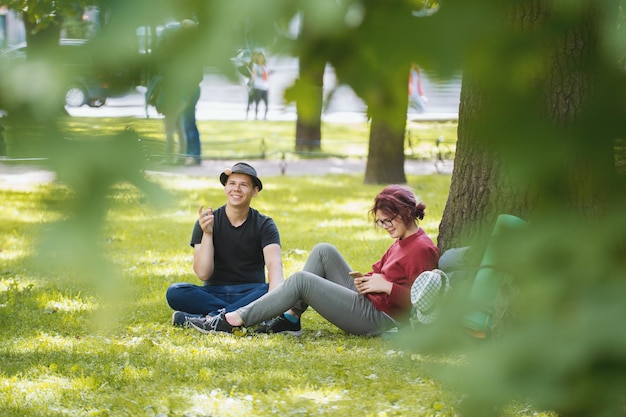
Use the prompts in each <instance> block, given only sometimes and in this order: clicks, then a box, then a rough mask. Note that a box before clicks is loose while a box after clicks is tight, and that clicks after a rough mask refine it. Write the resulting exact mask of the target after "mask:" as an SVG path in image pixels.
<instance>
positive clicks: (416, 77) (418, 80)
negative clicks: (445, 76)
mask: <svg viewBox="0 0 626 417" xmlns="http://www.w3.org/2000/svg"><path fill="white" fill-rule="evenodd" d="M427 101H428V98H427V97H426V96H425V95H424V90H423V89H422V76H421V74H420V68H419V66H418V65H416V64H411V71H410V72H409V107H410V108H412V109H413V110H415V111H416V112H417V113H424V112H425V111H426V102H427Z"/></svg>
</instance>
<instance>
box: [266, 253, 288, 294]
mask: <svg viewBox="0 0 626 417" xmlns="http://www.w3.org/2000/svg"><path fill="white" fill-rule="evenodd" d="M263 257H264V258H265V266H266V267H267V280H268V283H269V286H270V288H269V290H270V291H271V290H273V289H274V288H276V287H277V286H279V285H280V284H282V283H283V281H284V280H285V278H284V276H283V258H282V254H281V249H280V245H278V244H276V243H272V244H270V245H267V246H266V247H264V248H263Z"/></svg>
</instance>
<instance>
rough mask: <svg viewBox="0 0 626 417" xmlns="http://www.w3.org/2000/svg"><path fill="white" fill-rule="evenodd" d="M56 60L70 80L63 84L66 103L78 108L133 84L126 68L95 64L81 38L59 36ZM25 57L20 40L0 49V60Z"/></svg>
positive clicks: (99, 102)
mask: <svg viewBox="0 0 626 417" xmlns="http://www.w3.org/2000/svg"><path fill="white" fill-rule="evenodd" d="M59 46H60V50H59V55H58V57H57V59H58V61H57V62H59V63H61V65H63V67H64V69H66V70H67V74H68V77H67V79H69V80H70V81H69V82H68V83H67V85H65V86H64V87H63V88H64V92H65V105H66V106H69V107H80V106H82V105H85V104H87V105H89V106H91V107H100V106H102V105H104V104H105V103H106V100H107V98H108V97H112V96H115V95H119V94H120V93H121V92H124V91H127V90H128V89H130V88H132V87H134V85H133V83H134V79H133V77H132V76H131V74H130V71H129V70H124V69H119V70H112V69H111V68H103V67H102V66H100V65H99V64H98V63H96V60H95V56H96V53H95V52H94V51H93V49H92V47H91V45H90V44H89V41H87V40H84V39H61V41H60V43H59ZM25 60H26V43H20V44H17V45H15V46H12V47H8V48H4V49H3V50H1V51H0V62H2V63H3V64H8V63H11V62H18V61H25Z"/></svg>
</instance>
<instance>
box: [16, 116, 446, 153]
mask: <svg viewBox="0 0 626 417" xmlns="http://www.w3.org/2000/svg"><path fill="white" fill-rule="evenodd" d="M59 128H60V129H61V131H62V132H63V137H64V138H66V139H70V140H76V139H86V138H87V139H98V138H101V137H105V136H111V135H115V134H118V133H120V132H122V131H123V130H124V129H126V128H132V129H133V130H134V131H135V132H136V133H137V135H138V137H139V138H141V141H142V144H143V145H144V147H145V148H146V151H147V153H148V155H149V156H152V159H153V160H159V157H161V156H162V153H163V151H164V147H165V146H164V134H163V120H162V119H160V118H150V119H142V118H133V117H126V118H95V117H81V118H75V117H73V118H67V119H63V120H62V121H61V122H60V123H59ZM198 129H199V131H200V140H201V143H202V157H203V158H205V159H259V158H268V159H280V158H287V159H294V158H302V157H318V156H329V155H332V156H337V157H350V158H366V157H367V151H368V141H369V123H366V122H361V123H323V124H322V138H323V139H322V149H321V151H320V152H315V153H313V152H309V153H305V154H296V153H295V152H294V144H295V123H294V122H290V121H284V122H282V121H261V120H258V121H257V120H255V121H251V120H250V121H248V120H243V121H219V120H200V121H198ZM456 130H457V123H456V121H442V122H413V121H409V122H408V123H407V135H406V143H405V149H406V151H405V154H406V157H407V158H410V159H433V158H436V157H438V152H441V154H442V156H443V157H444V158H446V159H453V158H454V152H455V151H456V140H457V131H456ZM22 134H28V135H30V136H31V137H33V138H37V136H38V135H41V134H43V135H46V134H48V132H47V131H46V130H44V131H43V132H39V131H36V130H34V129H32V126H22ZM16 135H17V133H14V132H13V129H12V128H11V126H10V125H8V126H7V132H6V135H5V136H6V139H7V141H8V148H9V152H10V153H11V154H10V156H12V157H14V158H24V157H29V158H32V157H40V156H42V155H39V154H37V152H36V151H33V149H36V148H34V147H33V146H32V142H28V141H24V140H22V138H17V137H15V136H16ZM47 140H48V138H44V143H45V142H46V141H47ZM438 142H439V146H437V143H438ZM33 152H34V153H33Z"/></svg>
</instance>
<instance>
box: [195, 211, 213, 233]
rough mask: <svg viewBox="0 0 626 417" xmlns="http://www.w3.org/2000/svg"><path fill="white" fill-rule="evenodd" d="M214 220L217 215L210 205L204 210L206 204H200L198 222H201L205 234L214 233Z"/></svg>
mask: <svg viewBox="0 0 626 417" xmlns="http://www.w3.org/2000/svg"><path fill="white" fill-rule="evenodd" d="M214 220H215V216H214V215H213V209H212V208H211V207H209V208H207V209H206V210H204V206H200V208H199V209H198V222H199V223H200V227H201V228H202V231H203V232H204V233H205V234H207V235H211V234H213V221H214Z"/></svg>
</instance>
